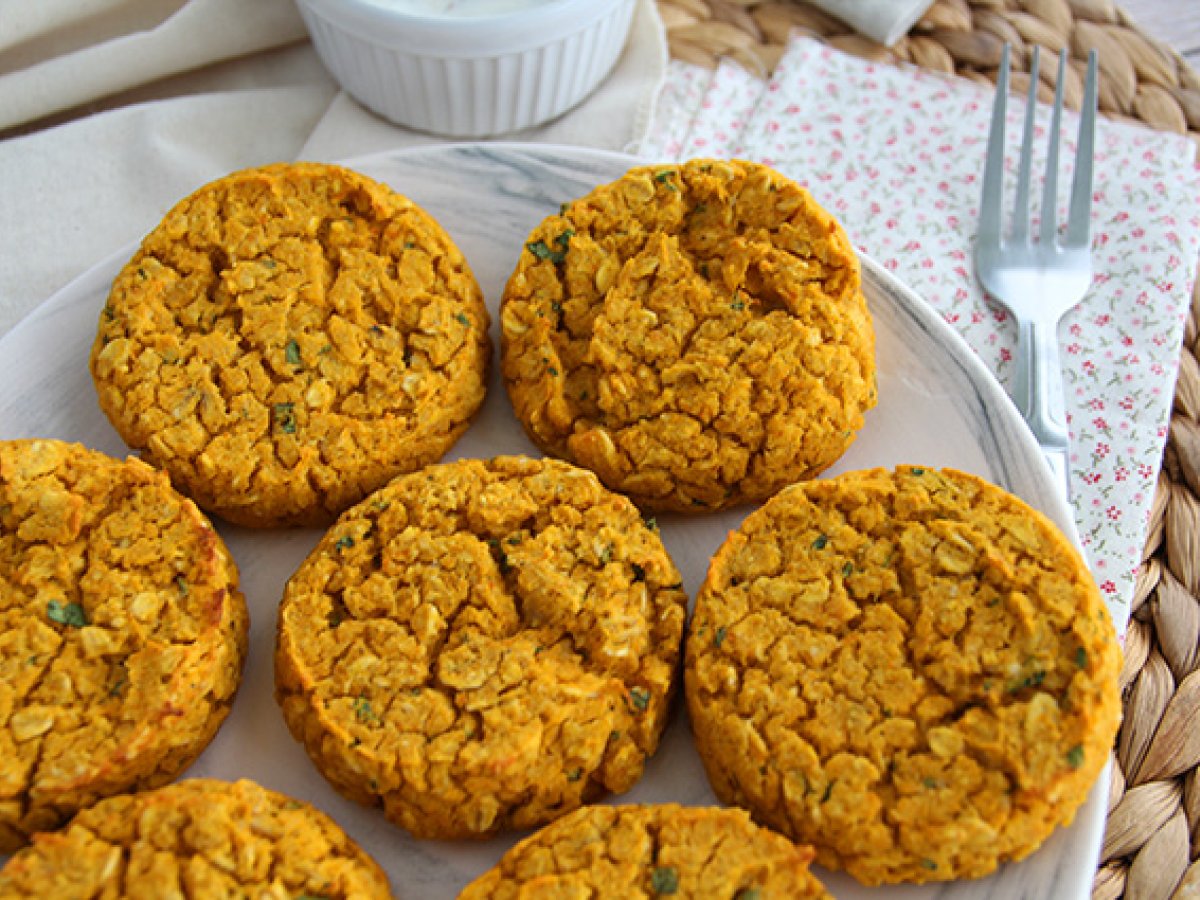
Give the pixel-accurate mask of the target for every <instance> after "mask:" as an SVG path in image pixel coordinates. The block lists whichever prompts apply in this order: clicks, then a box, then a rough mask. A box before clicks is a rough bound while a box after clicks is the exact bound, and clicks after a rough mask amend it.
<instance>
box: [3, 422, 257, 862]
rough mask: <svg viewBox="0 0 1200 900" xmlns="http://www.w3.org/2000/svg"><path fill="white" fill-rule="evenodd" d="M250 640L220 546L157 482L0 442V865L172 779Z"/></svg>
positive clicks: (131, 463) (116, 464)
mask: <svg viewBox="0 0 1200 900" xmlns="http://www.w3.org/2000/svg"><path fill="white" fill-rule="evenodd" d="M247 625H248V618H247V613H246V604H245V601H244V599H243V598H242V595H241V594H240V593H239V591H238V579H237V570H236V568H235V567H234V564H233V560H232V559H231V558H230V556H229V553H228V552H227V551H226V549H225V545H224V544H223V543H222V542H221V539H220V537H218V535H217V533H216V532H215V531H213V529H212V526H211V525H210V524H209V522H208V520H207V519H205V518H204V516H203V515H202V514H201V513H200V511H199V510H197V509H196V506H195V504H193V503H192V502H191V501H190V500H187V499H186V498H184V497H181V496H180V495H179V494H178V493H176V492H175V490H174V489H173V488H172V487H171V485H170V483H169V481H168V480H167V477H166V476H165V475H164V474H162V473H161V472H158V471H156V470H154V469H151V468H150V467H149V466H147V465H145V464H144V463H142V462H139V461H137V460H133V459H131V460H127V461H124V462H121V461H118V460H116V459H112V458H110V457H108V456H105V455H103V454H101V453H97V452H95V451H93V450H87V449H85V448H83V447H81V446H79V445H77V444H65V443H61V442H59V441H49V440H23V441H3V442H0V851H10V850H13V849H16V848H17V847H19V846H21V845H22V844H24V843H25V842H26V841H27V840H28V837H29V835H30V834H31V833H32V832H34V831H46V830H49V829H52V828H57V827H58V826H59V825H60V824H62V822H63V821H65V820H66V819H67V818H68V817H70V816H71V815H72V814H73V813H75V812H76V810H78V809H81V808H82V807H85V806H88V805H90V804H91V803H94V802H95V801H96V800H97V799H98V798H100V797H106V796H108V795H110V794H115V793H119V792H122V791H128V790H135V789H139V788H145V787H156V786H158V785H160V784H165V783H166V782H168V781H170V780H171V779H172V778H174V777H175V776H176V775H178V774H179V773H180V772H181V771H183V769H184V768H186V767H187V766H188V765H189V764H190V763H191V762H192V760H193V759H195V758H196V756H197V755H199V753H200V751H201V750H203V749H204V747H205V746H206V745H207V744H208V742H209V741H210V740H211V739H212V737H213V735H214V734H215V733H216V730H217V727H218V726H219V725H220V724H221V722H222V721H223V720H224V718H225V716H226V714H227V713H228V712H229V707H230V704H231V703H232V702H233V696H234V692H235V691H236V689H237V686H238V682H239V680H240V678H241V669H242V660H243V657H244V656H245V652H246V630H247Z"/></svg>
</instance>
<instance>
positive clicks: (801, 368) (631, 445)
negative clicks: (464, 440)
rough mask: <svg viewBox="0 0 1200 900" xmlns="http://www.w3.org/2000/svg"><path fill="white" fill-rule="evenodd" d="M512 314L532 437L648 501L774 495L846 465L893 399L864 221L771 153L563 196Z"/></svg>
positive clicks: (509, 309) (656, 169)
mask: <svg viewBox="0 0 1200 900" xmlns="http://www.w3.org/2000/svg"><path fill="white" fill-rule="evenodd" d="M500 321H501V347H502V353H503V363H502V366H503V374H504V381H505V385H506V387H507V389H508V393H509V396H510V398H511V400H512V404H513V407H514V409H515V411H516V415H517V418H518V419H519V420H520V421H521V423H522V424H523V426H524V428H525V430H526V432H527V433H528V434H529V436H530V438H531V439H532V440H533V441H534V442H535V443H536V444H537V445H538V446H539V447H541V448H542V449H543V450H544V451H546V452H547V453H551V454H553V455H555V456H559V457H562V458H565V459H570V460H572V461H574V462H575V463H577V464H579V465H582V466H586V467H587V468H590V469H592V470H594V471H595V472H596V473H597V474H598V475H599V476H600V478H601V480H602V481H603V482H604V483H605V484H606V485H607V486H608V487H610V488H612V489H613V490H617V491H621V492H622V493H625V494H627V495H628V496H630V497H631V498H632V499H633V500H634V501H635V502H636V503H637V504H638V505H639V506H641V507H643V508H645V509H651V510H670V511H677V512H692V513H694V512H704V511H708V510H714V509H720V508H723V507H726V506H731V505H735V504H738V503H743V502H748V501H757V500H763V499H765V498H767V497H769V496H770V495H771V494H773V493H774V492H775V491H777V490H778V489H779V488H781V487H783V486H784V485H786V484H790V483H792V482H793V481H796V480H799V479H801V478H807V477H811V476H813V475H816V474H817V473H819V472H821V471H822V470H824V469H825V468H827V467H828V466H830V465H831V464H832V463H833V462H834V461H836V460H837V459H838V457H840V456H841V455H842V454H843V453H844V452H845V450H846V448H847V447H848V446H849V445H850V443H851V442H852V441H853V440H854V436H855V434H856V433H857V432H858V430H859V429H860V428H862V426H863V414H864V412H865V411H866V410H868V409H870V408H871V407H873V406H874V405H875V402H876V389H875V356H874V354H875V334H874V329H873V325H872V322H871V317H870V314H869V312H868V310H867V305H866V300H865V298H864V296H863V293H862V289H861V278H860V271H859V263H858V259H857V257H856V256H855V253H854V249H853V247H852V246H851V244H850V241H849V239H848V238H847V236H846V233H845V231H844V230H843V229H842V227H841V225H839V224H838V222H837V221H836V220H835V219H834V218H833V217H832V216H830V215H829V214H828V213H827V212H826V211H825V210H823V209H822V208H821V207H820V206H818V205H817V203H816V202H815V201H814V200H813V199H812V197H811V196H810V195H809V193H808V192H807V191H806V190H805V189H804V188H802V187H800V186H799V185H797V184H795V183H794V182H792V181H790V180H789V179H787V178H785V177H784V176H782V175H780V174H779V173H778V172H775V171H774V170H772V169H769V168H767V167H765V166H761V165H758V164H756V163H749V162H738V161H717V160H692V161H689V162H686V163H684V164H682V165H663V166H645V167H640V168H635V169H632V170H631V171H630V172H628V173H627V174H626V175H625V176H624V177H622V178H620V179H618V180H617V181H615V182H612V183H611V184H606V185H602V186H600V187H598V188H596V189H595V190H594V191H593V192H592V193H590V194H588V195H587V196H585V197H582V198H580V199H578V200H574V201H573V202H570V203H566V204H564V205H563V208H562V210H561V212H560V213H559V214H557V215H552V216H550V217H548V218H547V219H546V220H545V221H544V222H542V223H541V224H540V225H538V227H537V228H535V229H534V230H533V232H532V233H531V234H530V235H529V236H528V238H527V239H526V241H525V244H524V247H523V248H522V251H521V255H520V258H519V261H518V264H517V267H516V270H515V271H514V272H513V274H512V276H511V277H510V279H509V281H508V284H507V286H506V288H505V291H504V296H503V300H502V305H501V312H500Z"/></svg>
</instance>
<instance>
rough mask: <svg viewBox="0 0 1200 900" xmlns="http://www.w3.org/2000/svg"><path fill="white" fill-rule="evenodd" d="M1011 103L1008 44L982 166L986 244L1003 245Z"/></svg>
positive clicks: (982, 233) (982, 223)
mask: <svg viewBox="0 0 1200 900" xmlns="http://www.w3.org/2000/svg"><path fill="white" fill-rule="evenodd" d="M1007 105H1008V45H1007V44H1005V45H1004V55H1003V56H1002V57H1001V59H1000V74H999V75H998V76H997V78H996V99H995V101H994V102H993V103H992V124H991V127H990V128H989V129H988V145H987V158H986V161H985V162H984V166H983V197H982V199H981V201H980V204H979V233H978V241H979V243H980V244H981V245H984V246H993V247H998V246H999V245H1000V223H1001V206H1002V201H1003V194H1004V115H1005V110H1006V108H1007Z"/></svg>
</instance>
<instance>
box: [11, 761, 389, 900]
mask: <svg viewBox="0 0 1200 900" xmlns="http://www.w3.org/2000/svg"><path fill="white" fill-rule="evenodd" d="M0 896H3V897H5V898H14V900H15V898H24V897H28V898H31V900H32V898H46V897H56V898H74V897H147V898H151V897H152V898H164V897H171V898H173V897H203V898H206V900H220V898H229V900H233V898H238V900H241V898H245V897H254V898H261V900H265V898H272V900H274V898H278V900H302V898H307V900H317V898H321V900H387V898H390V897H391V896H392V894H391V891H390V890H389V888H388V883H387V878H386V876H385V875H384V874H383V871H382V870H381V869H380V868H379V866H378V865H376V864H375V862H374V860H372V859H371V858H370V857H369V856H367V854H366V853H364V852H363V851H362V850H361V849H360V848H359V847H358V845H357V844H355V843H354V841H353V840H351V839H350V838H349V837H348V836H347V835H346V833H345V832H344V831H342V829H341V828H339V827H338V825H337V824H336V823H335V822H334V821H333V820H332V819H330V818H329V817H328V816H326V815H325V814H324V813H322V812H320V811H319V810H317V809H314V808H313V807H311V806H309V805H308V804H306V803H300V802H299V801H297V800H292V799H291V798H290V797H285V796H283V795H282V794H277V793H275V792H274V791H268V790H266V789H265V788H261V787H259V786H258V785H257V784H254V783H253V782H250V781H237V782H233V783H229V782H224V781H213V780H209V779H192V780H189V781H181V782H178V783H177V784H172V785H168V786H167V787H163V788H159V789H158V790H155V791H145V792H143V793H140V794H127V795H124V796H120V797H112V798H110V799H108V800H102V801H101V802H99V803H97V804H96V805H95V806H93V807H91V808H90V809H86V810H84V811H83V812H81V813H79V815H77V816H76V817H75V818H74V819H73V820H72V821H71V823H70V824H69V825H68V826H67V827H66V828H64V829H63V830H62V831H60V832H57V833H53V834H37V835H34V838H33V844H32V846H30V847H27V848H26V849H24V850H22V851H21V852H19V853H17V854H16V855H15V856H13V858H12V859H10V860H9V861H8V863H7V864H6V865H5V866H4V868H3V869H0Z"/></svg>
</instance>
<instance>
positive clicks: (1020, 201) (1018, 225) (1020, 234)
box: [1012, 44, 1040, 244]
mask: <svg viewBox="0 0 1200 900" xmlns="http://www.w3.org/2000/svg"><path fill="white" fill-rule="evenodd" d="M1039 49H1040V48H1039V47H1038V45H1037V44H1034V45H1033V58H1032V60H1031V61H1030V63H1029V94H1028V96H1027V97H1026V99H1025V133H1024V136H1023V137H1022V138H1021V162H1020V164H1019V165H1018V167H1017V199H1016V208H1015V212H1014V213H1013V226H1012V242H1013V243H1014V244H1024V243H1027V242H1028V240H1029V170H1030V169H1031V168H1032V163H1033V126H1034V119H1035V117H1036V113H1037V85H1038V57H1039V56H1040V54H1039V52H1038V50H1039Z"/></svg>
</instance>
